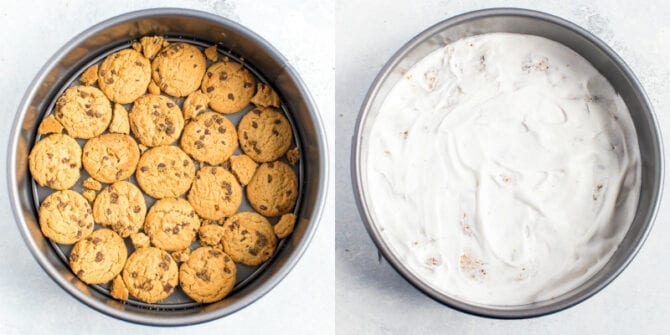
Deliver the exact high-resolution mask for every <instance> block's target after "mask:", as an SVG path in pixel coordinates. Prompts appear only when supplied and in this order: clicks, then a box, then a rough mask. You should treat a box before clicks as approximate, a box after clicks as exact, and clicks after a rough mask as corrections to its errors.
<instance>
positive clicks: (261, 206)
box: [260, 205, 268, 211]
mask: <svg viewBox="0 0 670 335" xmlns="http://www.w3.org/2000/svg"><path fill="white" fill-rule="evenodd" d="M260 208H261V210H263V211H265V210H267V209H268V208H267V207H265V205H260Z"/></svg>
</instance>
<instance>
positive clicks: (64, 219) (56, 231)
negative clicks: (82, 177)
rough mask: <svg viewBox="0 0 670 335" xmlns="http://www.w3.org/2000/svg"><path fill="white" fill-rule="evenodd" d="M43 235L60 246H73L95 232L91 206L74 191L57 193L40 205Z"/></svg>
mask: <svg viewBox="0 0 670 335" xmlns="http://www.w3.org/2000/svg"><path fill="white" fill-rule="evenodd" d="M39 218H40V228H41V229H42V234H44V236H46V237H48V238H49V239H50V240H52V241H54V242H56V243H60V244H73V243H75V242H77V241H79V240H81V239H82V238H84V237H86V236H88V235H89V234H91V232H93V216H92V215H91V205H89V204H88V201H86V199H84V197H83V196H82V195H81V194H79V193H77V192H75V191H72V190H64V191H56V192H54V193H51V194H50V195H49V196H47V197H46V198H45V199H44V201H42V204H41V205H40V214H39Z"/></svg>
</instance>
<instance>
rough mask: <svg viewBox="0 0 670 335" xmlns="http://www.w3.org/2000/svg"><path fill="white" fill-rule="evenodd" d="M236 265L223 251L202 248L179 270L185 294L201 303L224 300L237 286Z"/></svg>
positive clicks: (193, 253) (180, 281)
mask: <svg viewBox="0 0 670 335" xmlns="http://www.w3.org/2000/svg"><path fill="white" fill-rule="evenodd" d="M236 273H237V269H236V268H235V263H233V260H232V259H231V258H230V256H228V255H226V254H225V253H224V252H223V251H221V250H217V249H214V248H210V247H201V248H198V249H196V250H195V251H193V252H192V253H191V256H190V257H189V259H188V261H186V262H185V263H184V264H182V265H181V268H180V269H179V284H180V285H181V288H182V290H184V293H186V295H188V296H189V297H191V299H193V300H195V301H197V302H201V303H211V302H215V301H219V300H221V299H223V298H224V297H225V296H226V295H228V293H230V291H232V290H233V287H234V286H235V276H236Z"/></svg>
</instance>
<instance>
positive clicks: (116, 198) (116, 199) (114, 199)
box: [109, 192, 119, 204]
mask: <svg viewBox="0 0 670 335" xmlns="http://www.w3.org/2000/svg"><path fill="white" fill-rule="evenodd" d="M109 197H110V202H111V203H113V204H115V203H117V202H119V195H118V194H116V193H114V192H112V193H111V194H110V195H109Z"/></svg>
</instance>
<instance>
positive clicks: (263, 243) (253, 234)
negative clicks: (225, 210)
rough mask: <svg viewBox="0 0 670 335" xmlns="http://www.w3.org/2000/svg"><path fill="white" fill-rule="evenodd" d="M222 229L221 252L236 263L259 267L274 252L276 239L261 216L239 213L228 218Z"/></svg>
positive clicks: (269, 226)
mask: <svg viewBox="0 0 670 335" xmlns="http://www.w3.org/2000/svg"><path fill="white" fill-rule="evenodd" d="M223 228H224V233H223V250H224V251H225V252H226V253H227V254H228V255H230V257H232V259H233V261H235V262H236V263H242V264H244V265H249V266H256V265H260V264H262V263H263V262H265V261H267V260H268V259H270V257H272V254H274V252H275V247H276V246H277V237H275V233H274V231H273V230H272V225H270V222H268V220H267V219H266V218H264V217H263V216H262V215H259V214H257V213H253V212H240V213H237V214H235V215H233V216H231V217H229V218H228V219H227V220H226V222H225V223H224V225H223Z"/></svg>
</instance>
